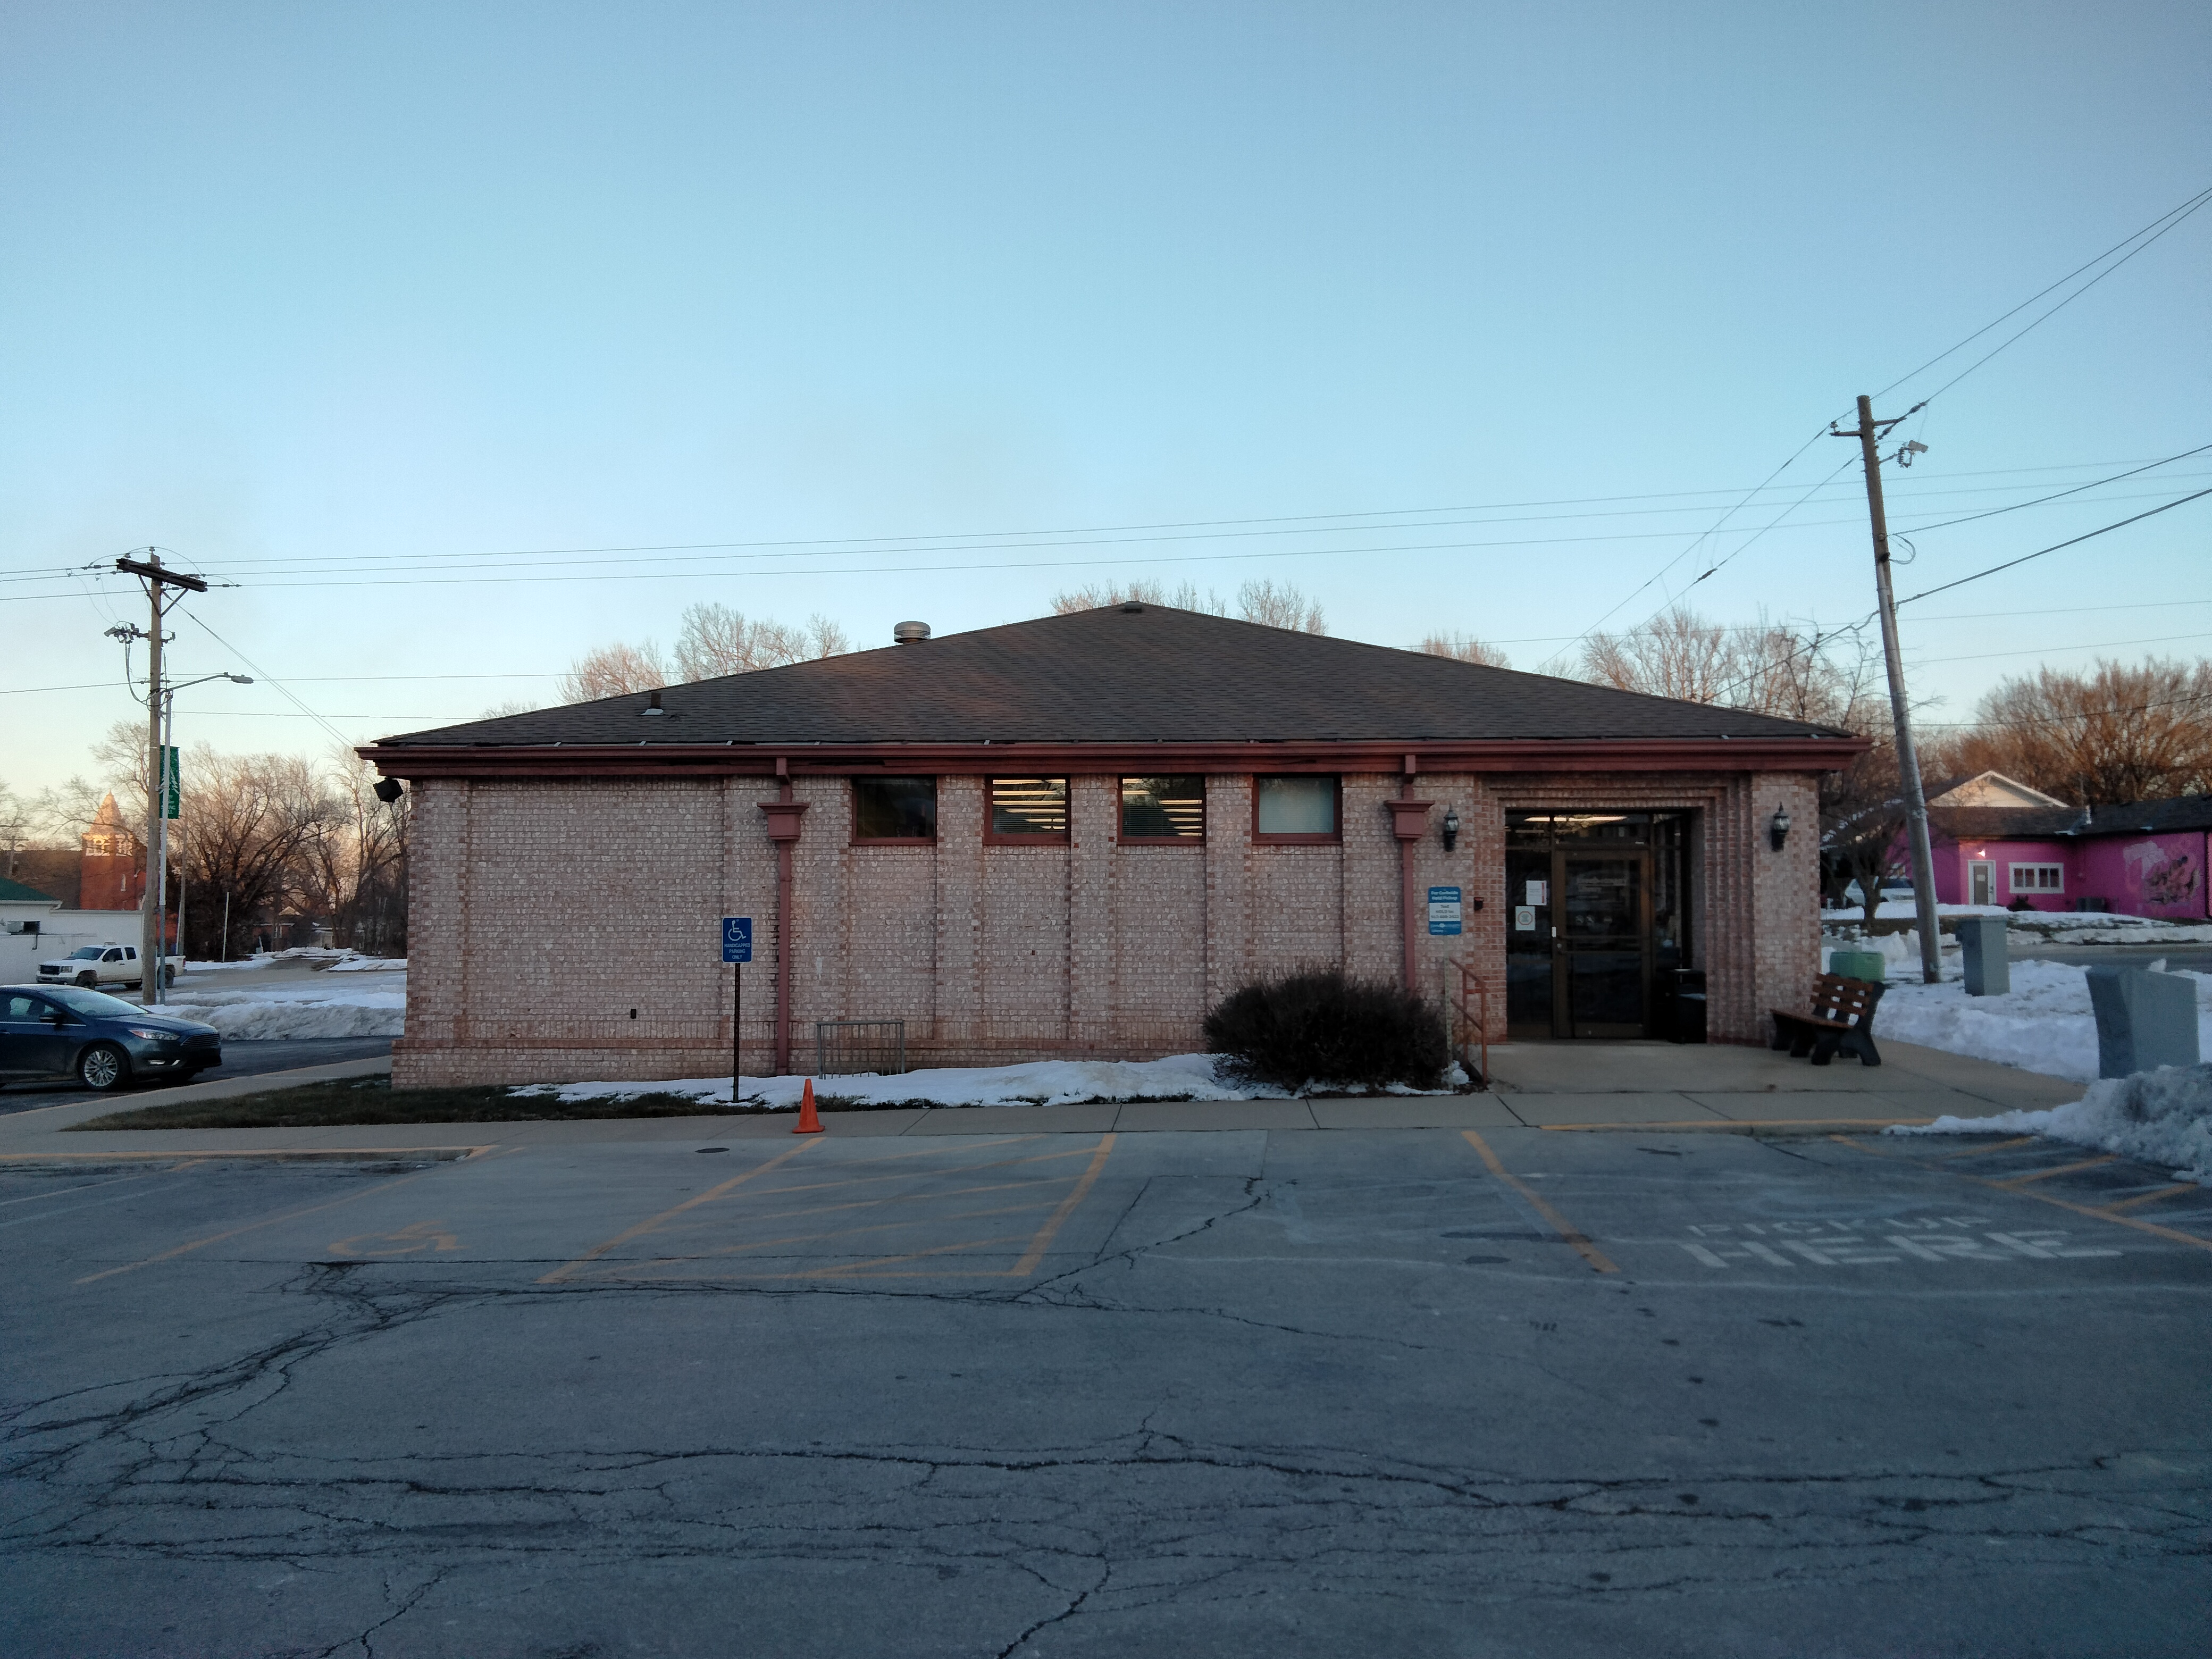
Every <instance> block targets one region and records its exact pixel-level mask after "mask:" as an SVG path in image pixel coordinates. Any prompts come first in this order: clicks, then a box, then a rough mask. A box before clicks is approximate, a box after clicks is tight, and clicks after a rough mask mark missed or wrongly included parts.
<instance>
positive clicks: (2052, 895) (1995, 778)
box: [1900, 772, 2212, 921]
mask: <svg viewBox="0 0 2212 1659" xmlns="http://www.w3.org/2000/svg"><path fill="white" fill-rule="evenodd" d="M1928 829H1929V842H1930V844H1931V846H1932V848H1933V849H1934V852H1935V854H1936V901H1937V902H1939V903H1943V904H2002V905H2007V906H2011V907H2014V908H2019V907H2020V905H2021V903H2022V902H2025V905H2026V907H2027V908H2031V909H2037V910H2112V911H2116V912H2118V913H2119V914H2122V915H2135V916H2159V917H2164V918H2166V919H2168V920H2172V921H2205V920H2207V919H2208V917H2209V916H2212V909H2209V908H2208V905H2207V897H2208V895H2207V890H2206V880H2205V871H2206V858H2207V852H2208V841H2207V837H2208V835H2212V795H2185V796H2183V797H2181V798H2179V799H2175V800H2154V801H2136V802H2133V803H2130V804H2128V805H2118V806H2100V807H2095V808H2087V807H2080V806H2069V805H2066V804H2065V803H2064V802H2063V801H2058V800H2054V799H2052V798H2051V797H2050V796H2048V795H2044V794H2040V793H2038V792H2036V791H2034V790H2032V789H2029V788H2028V787H2027V786H2026V785H2025V784H2021V783H2017V782H2015V781H2013V780H2012V779H2010V778H2007V777H2005V776H2003V775H2002V774H2000V773H1995V772H1984V773H1983V774H1982V775H1980V776H1978V777H1975V778H1967V779H1964V780H1961V781H1957V782H1954V783H1951V784H1948V785H1944V786H1941V787H1939V789H1938V791H1937V793H1934V794H1932V795H1931V796H1930V797H1929V802H1928ZM1900 852H1901V849H1900Z"/></svg>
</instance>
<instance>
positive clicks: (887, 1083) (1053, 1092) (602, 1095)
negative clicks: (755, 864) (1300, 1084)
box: [517, 1054, 1467, 1112]
mask: <svg viewBox="0 0 2212 1659" xmlns="http://www.w3.org/2000/svg"><path fill="white" fill-rule="evenodd" d="M1216 1058H1217V1056H1215V1055H1213V1054H1170V1056H1169V1057H1168V1058H1167V1059H1165V1060H1037V1061H1034V1062H1032V1063H1031V1064H1029V1065H1026V1066H945V1067H942V1068H939V1069H937V1070H932V1071H919V1072H908V1073H905V1074H904V1075H903V1076H900V1077H881V1076H878V1075H876V1074H874V1073H867V1074H864V1075H861V1076H858V1077H829V1078H817V1079H815V1081H814V1094H815V1098H816V1100H817V1102H819V1101H826V1100H830V1099H835V1100H836V1102H838V1103H840V1104H845V1103H850V1104H853V1105H858V1106H1079V1105H1083V1104H1085V1103H1090V1102H1092V1101H1128V1100H1287V1099H1291V1098H1292V1096H1291V1092H1290V1091H1288V1090H1284V1089H1273V1088H1269V1087H1267V1085H1264V1084H1254V1085H1237V1084H1227V1083H1223V1082H1220V1081H1218V1079H1216V1078H1215V1077H1214V1075H1213V1064H1214V1060H1216ZM1449 1081H1450V1082H1451V1083H1452V1084H1453V1085H1455V1086H1458V1085H1464V1084H1465V1083H1466V1081H1467V1078H1466V1074H1465V1073H1462V1071H1461V1070H1460V1069H1459V1067H1458V1066H1453V1067H1452V1069H1451V1072H1450V1073H1449ZM805 1082H806V1079H805V1078H803V1077H771V1078H747V1079H745V1080H744V1083H745V1087H744V1093H743V1094H742V1095H740V1096H739V1097H738V1104H740V1105H743V1106H749V1107H751V1108H753V1109H755V1110H759V1111H770V1112H791V1111H796V1110H798V1109H799V1094H800V1092H801V1091H802V1089H803V1088H804V1086H805ZM517 1092H518V1093H524V1094H531V1093H535V1094H550V1095H554V1096H556V1097H559V1098H560V1099H562V1100H565V1101H579V1100H606V1101H616V1100H629V1099H633V1098H635V1097H637V1096H639V1095H689V1096H690V1097H691V1098H693V1099H694V1100H696V1101H698V1102H699V1103H701V1104H702V1105H706V1106H727V1105H729V1104H730V1079H727V1078H726V1077H713V1078H683V1079H678V1080H676V1081H674V1082H670V1083H545V1084H539V1085H537V1086H536V1087H535V1088H533V1089H525V1090H519V1091H517ZM1300 1092H1301V1093H1311V1092H1316V1090H1315V1089H1314V1088H1313V1087H1312V1086H1311V1085H1309V1087H1308V1088H1307V1089H1306V1090H1303V1091H1300ZM1332 1092H1334V1091H1332ZM1350 1092H1355V1093H1356V1092H1359V1091H1356V1090H1355V1091H1350ZM1387 1092H1389V1093H1390V1094H1402V1095H1411V1094H1422V1093H1428V1092H1435V1093H1449V1092H1451V1091H1450V1090H1449V1089H1446V1090H1437V1091H1424V1090H1419V1089H1408V1088H1406V1087H1404V1086H1403V1085H1396V1084H1394V1085H1391V1086H1390V1088H1389V1090H1388V1091H1387Z"/></svg>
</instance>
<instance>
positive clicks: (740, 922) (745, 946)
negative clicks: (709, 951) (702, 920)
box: [722, 916, 753, 962]
mask: <svg viewBox="0 0 2212 1659" xmlns="http://www.w3.org/2000/svg"><path fill="white" fill-rule="evenodd" d="M752 959H753V919H752V918H751V917H750V916H724V917H723V918H722V960H723V961H725V962H750V961H751V960H752Z"/></svg>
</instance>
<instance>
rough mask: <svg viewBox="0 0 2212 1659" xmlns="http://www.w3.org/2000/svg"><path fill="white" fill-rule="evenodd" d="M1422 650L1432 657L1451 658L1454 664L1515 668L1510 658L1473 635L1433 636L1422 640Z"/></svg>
mask: <svg viewBox="0 0 2212 1659" xmlns="http://www.w3.org/2000/svg"><path fill="white" fill-rule="evenodd" d="M1421 649H1422V650H1424V651H1425V652H1427V653H1429V655H1431V656H1432V657H1449V658H1450V659H1452V660H1453V661H1454V662H1471V663H1474V664H1477V665H1480V666H1481V667H1484V668H1510V667H1512V666H1513V659H1511V658H1510V657H1509V656H1507V655H1506V654H1505V653H1504V652H1503V651H1500V650H1499V649H1498V647H1496V646H1494V645H1490V644H1486V643H1485V642H1484V641H1481V640H1479V639H1477V638H1475V636H1474V635H1472V634H1431V635H1426V636H1425V637H1424V638H1423V639H1422V641H1421Z"/></svg>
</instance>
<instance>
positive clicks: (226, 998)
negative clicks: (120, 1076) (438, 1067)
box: [161, 970, 407, 1042]
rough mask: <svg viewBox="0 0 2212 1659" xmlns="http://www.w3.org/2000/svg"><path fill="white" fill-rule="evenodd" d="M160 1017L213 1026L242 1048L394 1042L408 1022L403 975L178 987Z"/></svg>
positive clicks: (181, 984) (386, 973)
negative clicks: (335, 1040) (304, 1041)
mask: <svg viewBox="0 0 2212 1659" xmlns="http://www.w3.org/2000/svg"><path fill="white" fill-rule="evenodd" d="M161 1007H162V1011H163V1012H167V1013H172V1014H174V1015H176V1016H177V1017H178V1018H179V1019H195V1020H197V1021H199V1022H200V1023H201V1024H205V1025H212V1026H214V1027H215V1029H216V1030H218V1031H220V1032H222V1035H223V1036H227V1037H234V1038H236V1039H238V1040H239V1041H240V1042H249V1041H253V1042H258V1041H266V1040H269V1039H272V1038H295V1039H296V1038H304V1037H357V1036H376V1037H382V1036H398V1035H399V1034H400V1030H401V1028H402V1026H403V1024H404V1021H405V1019H406V1017H407V975H404V974H403V973H395V972H392V971H389V970H386V971H383V972H373V973H372V972H364V973H362V975H360V977H358V978H356V979H349V980H343V981H339V982H338V983H337V984H336V985H333V984H331V982H330V981H327V980H325V979H324V978H322V977H321V976H319V975H318V976H316V977H314V978H312V979H296V978H295V979H279V980H276V981H274V982H271V983H269V984H264V985H243V984H222V985H220V986H215V985H210V986H199V985H193V984H191V983H190V982H189V981H179V982H178V984H177V985H176V987H174V988H173V990H172V991H171V992H170V994H169V1000H167V1002H165V1003H163V1004H162V1005H161Z"/></svg>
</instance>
